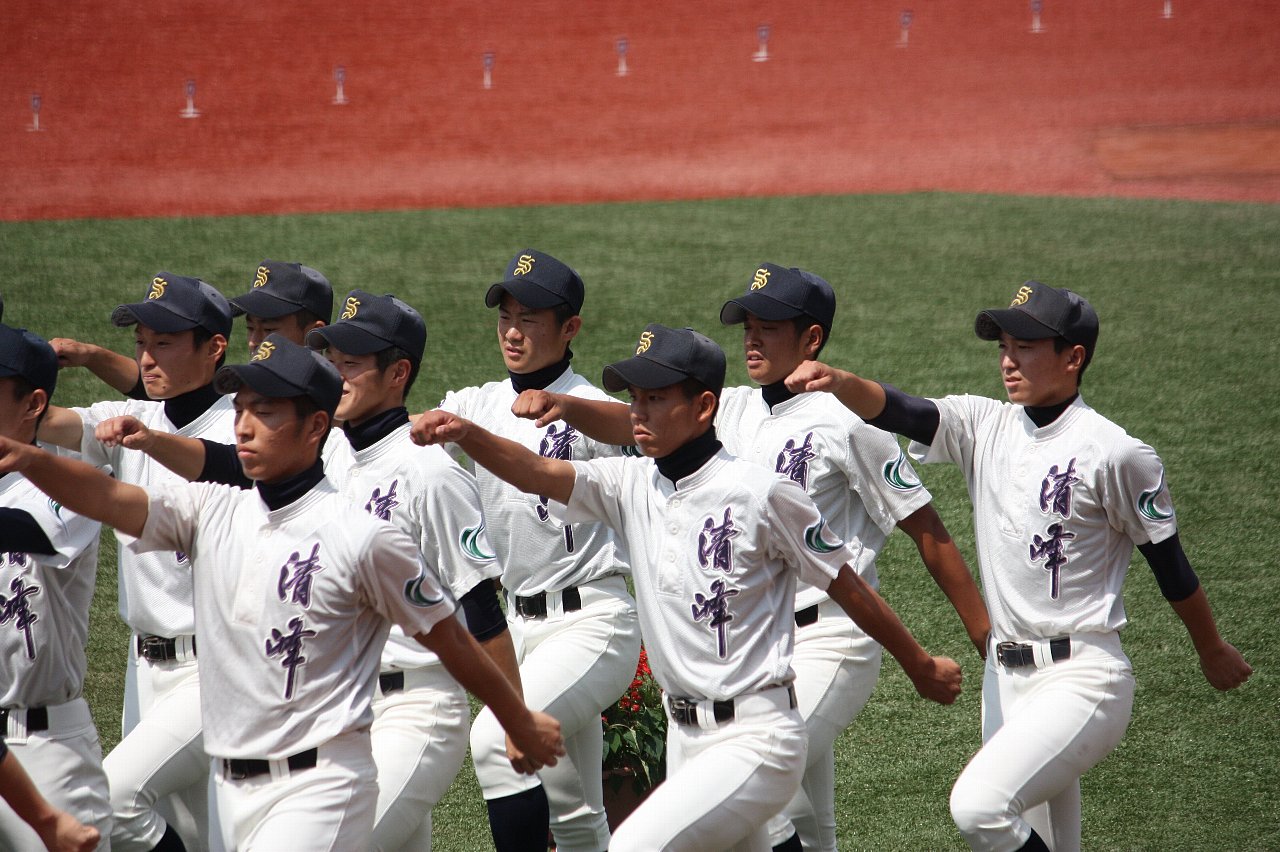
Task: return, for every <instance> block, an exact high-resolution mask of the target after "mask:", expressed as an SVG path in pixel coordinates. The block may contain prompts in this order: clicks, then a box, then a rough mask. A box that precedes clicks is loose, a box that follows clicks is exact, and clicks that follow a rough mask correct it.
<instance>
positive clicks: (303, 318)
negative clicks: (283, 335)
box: [289, 308, 329, 328]
mask: <svg viewBox="0 0 1280 852" xmlns="http://www.w3.org/2000/svg"><path fill="white" fill-rule="evenodd" d="M289 316H291V317H293V321H294V322H296V323H297V324H298V328H306V327H307V326H309V325H315V324H316V323H321V324H324V325H328V323H329V321H328V320H326V319H325V318H324V317H322V316H320V315H319V314H313V313H312V312H311V311H309V310H307V309H306V308H302V309H300V310H296V311H294V312H293V313H291V314H289Z"/></svg>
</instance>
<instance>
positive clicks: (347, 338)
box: [307, 290, 427, 364]
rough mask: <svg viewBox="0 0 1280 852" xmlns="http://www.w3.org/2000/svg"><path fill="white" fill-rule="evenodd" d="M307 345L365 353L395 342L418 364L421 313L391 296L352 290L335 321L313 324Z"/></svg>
mask: <svg viewBox="0 0 1280 852" xmlns="http://www.w3.org/2000/svg"><path fill="white" fill-rule="evenodd" d="M307 345H308V346H310V347H311V348H312V349H327V348H329V347H330V346H333V347H334V348H335V349H341V350H342V351H343V352H349V353H351V354H352V355H369V354H371V353H373V352H381V351H382V350H383V349H389V348H390V347H392V346H396V347H399V348H400V349H403V350H404V351H405V352H406V353H407V354H408V355H409V357H410V358H411V359H413V362H414V363H415V364H421V363H422V352H423V350H424V349H426V346H427V324H426V323H425V322H423V320H422V315H421V314H419V313H418V312H417V311H415V310H414V309H413V308H412V307H410V306H409V305H407V304H405V303H404V302H402V301H400V300H399V299H397V298H396V297H395V296H392V295H390V294H388V295H386V296H375V295H373V294H372V293H366V292H365V291H364V290H352V291H351V292H350V293H349V294H348V295H347V301H346V302H344V303H343V305H342V315H341V316H339V317H338V321H337V322H335V323H334V324H333V325H326V326H324V327H323V328H313V329H312V330H311V331H310V332H308V333H307Z"/></svg>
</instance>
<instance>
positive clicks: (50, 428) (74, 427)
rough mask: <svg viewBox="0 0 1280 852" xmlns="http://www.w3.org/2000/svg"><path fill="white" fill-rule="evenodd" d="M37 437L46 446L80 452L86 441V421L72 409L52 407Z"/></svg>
mask: <svg viewBox="0 0 1280 852" xmlns="http://www.w3.org/2000/svg"><path fill="white" fill-rule="evenodd" d="M36 437H37V438H39V439H40V440H41V441H44V442H45V443H46V444H55V445H56V446H59V447H62V448H63V449H67V450H75V451H76V452H79V451H80V445H81V442H82V441H83V440H84V421H83V420H81V419H80V415H79V414H76V413H75V412H74V411H72V410H71V409H70V408H63V407H61V406H58V405H51V406H49V407H48V408H47V409H45V412H44V417H42V418H41V419H40V425H39V426H38V427H37V428H36Z"/></svg>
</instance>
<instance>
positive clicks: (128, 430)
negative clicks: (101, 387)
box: [93, 414, 155, 453]
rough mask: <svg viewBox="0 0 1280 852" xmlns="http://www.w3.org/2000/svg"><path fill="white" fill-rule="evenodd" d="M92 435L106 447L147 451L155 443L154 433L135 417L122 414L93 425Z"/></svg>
mask: <svg viewBox="0 0 1280 852" xmlns="http://www.w3.org/2000/svg"><path fill="white" fill-rule="evenodd" d="M93 437H94V438H96V439H97V440H99V441H101V442H102V443H104V444H106V445H107V446H108V447H117V446H118V447H124V448H125V449H127V450H141V451H142V452H144V453H145V452H147V451H148V450H150V449H151V447H152V445H153V444H154V443H155V433H154V432H152V431H151V430H150V429H148V428H147V426H146V424H145V423H143V422H142V421H141V420H139V419H138V418H136V417H132V416H130V415H127V414H126V415H122V416H120V417H111V418H109V419H107V420H103V421H102V422H101V423H99V424H98V425H97V426H95V427H94V430H93Z"/></svg>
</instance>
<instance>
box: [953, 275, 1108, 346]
mask: <svg viewBox="0 0 1280 852" xmlns="http://www.w3.org/2000/svg"><path fill="white" fill-rule="evenodd" d="M973 330H974V332H975V333H976V334H977V335H978V337H981V338H982V339H983V340H999V339H1000V334H1001V332H1004V333H1006V334H1008V335H1010V336H1011V337H1014V338H1016V339H1018V340H1043V339H1044V338H1047V337H1061V338H1064V339H1065V340H1066V341H1067V342H1068V343H1071V344H1079V345H1081V346H1083V347H1084V348H1085V351H1086V352H1087V353H1088V355H1089V357H1090V358H1092V356H1093V349H1094V347H1095V346H1097V344H1098V314H1097V312H1096V311H1094V309H1093V305H1090V304H1089V302H1088V300H1086V299H1085V298H1083V297H1082V296H1080V295H1079V294H1077V293H1073V292H1072V291H1070V290H1066V289H1063V288H1061V287H1050V286H1049V285H1048V284H1041V283H1040V282H1039V281H1027V282H1025V283H1024V284H1022V286H1020V287H1019V288H1018V291H1017V292H1016V293H1014V294H1013V302H1012V303H1011V304H1010V305H1009V307H1007V308H991V309H989V310H985V311H982V312H981V313H979V314H978V317H977V319H975V320H974V326H973ZM1086 363H1087V361H1086Z"/></svg>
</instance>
